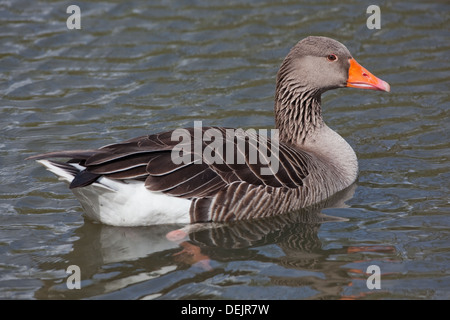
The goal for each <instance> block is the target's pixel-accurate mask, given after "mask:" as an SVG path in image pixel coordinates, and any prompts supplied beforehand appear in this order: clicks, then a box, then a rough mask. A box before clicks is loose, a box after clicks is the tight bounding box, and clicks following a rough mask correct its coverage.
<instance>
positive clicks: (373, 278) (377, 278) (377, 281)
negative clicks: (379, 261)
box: [366, 264, 381, 290]
mask: <svg viewBox="0 0 450 320" xmlns="http://www.w3.org/2000/svg"><path fill="white" fill-rule="evenodd" d="M366 273H367V274H370V276H369V277H368V278H367V281H366V285H367V288H368V289H370V290H373V289H381V269H380V267H379V266H377V265H376V264H372V265H370V266H368V267H367V270H366Z"/></svg>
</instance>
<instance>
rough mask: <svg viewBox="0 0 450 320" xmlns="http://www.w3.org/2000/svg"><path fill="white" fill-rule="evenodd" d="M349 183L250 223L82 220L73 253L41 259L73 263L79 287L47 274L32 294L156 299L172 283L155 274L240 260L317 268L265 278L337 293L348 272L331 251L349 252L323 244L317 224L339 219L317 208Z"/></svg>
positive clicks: (339, 203) (338, 200)
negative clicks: (304, 205) (135, 289)
mask: <svg viewBox="0 0 450 320" xmlns="http://www.w3.org/2000/svg"><path fill="white" fill-rule="evenodd" d="M355 187H356V186H355V185H353V186H351V187H350V188H348V189H346V190H344V191H342V192H340V193H338V194H336V195H335V196H334V197H333V198H330V199H329V200H328V201H327V202H324V203H321V204H319V205H316V206H314V207H311V208H308V209H303V210H301V211H298V212H291V213H289V214H285V215H280V216H276V217H271V218H266V219H260V220H252V221H248V222H245V221H241V222H233V223H228V224H201V225H188V226H186V225H158V226H151V227H129V228H127V227H111V226H106V225H100V224H96V223H92V222H89V221H86V222H85V223H84V225H83V226H81V227H79V228H78V229H76V231H75V237H76V238H77V240H75V241H74V244H73V250H72V251H71V252H69V253H68V254H65V255H62V256H60V257H59V258H58V259H53V260H52V262H44V263H47V264H48V263H51V264H52V266H51V267H52V268H53V269H62V270H66V268H67V267H68V266H69V265H77V266H79V267H80V270H81V280H82V282H81V285H82V287H83V290H68V289H67V286H66V283H65V281H66V279H57V280H51V279H49V280H43V282H44V285H43V287H41V288H40V289H39V290H38V291H37V292H36V297H37V298H42V297H45V298H74V299H76V298H91V297H102V298H114V297H115V295H116V294H117V295H118V297H120V291H121V289H123V288H127V287H130V286H132V285H143V286H144V287H145V289H144V291H145V292H147V293H148V294H146V297H148V298H156V297H159V296H160V295H162V294H164V292H168V291H170V290H171V288H172V287H171V286H170V285H168V284H167V283H166V282H164V283H162V282H158V281H156V280H157V279H158V278H163V277H165V276H169V275H170V274H173V273H175V272H178V271H184V270H188V269H189V268H191V267H192V265H195V268H196V269H197V271H195V272H198V273H208V272H209V273H211V274H216V273H218V272H219V273H220V272H222V271H223V270H222V269H221V268H222V267H221V264H223V263H226V262H230V261H245V260H255V261H260V262H270V263H276V264H279V265H282V266H283V267H285V268H289V269H297V270H305V271H312V272H316V273H321V274H323V276H322V277H317V276H314V277H289V276H271V277H270V281H271V283H272V284H273V285H283V286H304V285H308V286H310V287H312V288H314V289H315V290H316V291H317V292H319V293H318V294H317V295H316V297H315V298H326V297H335V296H338V295H339V294H340V291H341V290H342V286H345V285H346V284H348V283H349V282H350V281H351V278H350V277H349V275H348V272H346V270H345V269H342V265H344V264H345V263H346V262H339V261H335V260H333V259H329V257H330V255H333V254H339V253H343V252H347V250H348V249H349V248H341V249H327V250H324V249H323V248H322V243H321V240H320V238H319V236H318V231H319V229H320V227H321V225H322V224H323V223H327V222H338V223H339V222H342V221H345V220H344V219H341V218H337V217H331V216H327V215H325V214H323V213H321V211H322V210H323V209H324V208H332V207H339V208H342V207H345V204H344V203H345V201H346V200H347V199H349V198H350V197H351V196H352V195H353V192H354V190H355ZM179 229H181V230H184V231H186V233H187V234H188V237H187V238H186V239H184V240H183V241H180V242H174V241H171V240H169V239H168V238H167V236H166V235H167V234H168V233H170V232H173V231H174V230H179ZM266 245H276V246H278V248H279V249H281V251H282V253H283V254H282V256H277V257H275V258H274V257H271V256H270V255H267V254H265V253H264V251H262V252H261V250H258V249H260V248H264V246H266ZM352 250H355V249H352ZM55 260H56V262H55ZM45 268H49V266H45ZM176 277H183V276H182V275H178V276H176ZM330 279H331V281H332V282H333V284H332V285H330ZM152 281H153V282H152ZM185 281H188V280H185ZM172 286H176V284H173V285H172ZM138 298H139V297H138Z"/></svg>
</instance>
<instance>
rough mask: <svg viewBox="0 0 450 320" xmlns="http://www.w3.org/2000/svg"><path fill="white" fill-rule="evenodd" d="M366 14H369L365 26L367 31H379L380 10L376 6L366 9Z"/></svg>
mask: <svg viewBox="0 0 450 320" xmlns="http://www.w3.org/2000/svg"><path fill="white" fill-rule="evenodd" d="M366 13H368V14H371V15H370V16H369V17H368V18H367V22H366V26H367V28H368V29H381V10H380V7H379V6H377V5H374V4H373V5H370V6H368V7H367V10H366Z"/></svg>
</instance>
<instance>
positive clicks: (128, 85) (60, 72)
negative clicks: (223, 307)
mask: <svg viewBox="0 0 450 320" xmlns="http://www.w3.org/2000/svg"><path fill="white" fill-rule="evenodd" d="M70 4H71V3H69V2H67V3H66V2H59V1H32V2H30V1H3V2H1V3H0V44H1V45H0V71H1V72H0V93H1V103H0V112H1V115H2V116H1V117H0V130H1V139H0V220H1V223H0V298H2V299H67V298H77V299H78V298H85V299H106V298H114V299H238V300H242V299H448V298H450V277H449V267H448V266H449V251H450V250H449V249H450V245H449V230H450V228H449V216H448V215H449V213H450V205H449V190H450V183H449V181H450V170H449V167H450V166H449V154H450V133H449V126H448V123H449V115H450V111H449V90H448V88H449V84H450V77H449V71H450V68H449V60H450V59H449V57H450V50H449V49H450V46H449V43H450V41H449V29H448V18H449V13H450V11H449V9H450V5H449V4H447V3H445V2H444V1H427V2H426V3H421V2H418V1H415V2H411V1H379V2H378V5H379V6H380V8H381V19H382V20H381V29H380V30H369V29H368V28H367V26H366V19H367V18H368V16H369V15H368V14H366V9H367V7H368V6H369V5H370V4H373V3H371V2H361V1H351V0H345V1H339V2H336V1H278V2H277V3H276V4H275V3H273V2H270V1H251V0H247V1H241V0H240V1H226V2H224V1H175V0H173V1H151V2H150V1H142V0H135V1H127V2H120V1H103V2H101V1H100V2H94V3H90V2H83V1H81V2H77V4H78V5H79V6H80V8H81V18H82V20H81V27H82V29H81V30H68V29H67V27H66V19H67V17H68V16H69V15H68V14H67V13H66V9H67V7H68V6H69V5H70ZM308 35H324V36H329V37H332V38H335V39H337V40H339V41H341V42H342V43H344V44H345V45H346V46H347V47H348V48H349V50H350V51H351V52H352V54H353V55H354V57H355V58H356V59H357V60H358V62H359V63H361V64H362V65H363V66H365V67H366V68H367V69H368V70H370V71H371V72H372V73H373V74H375V75H376V76H378V77H380V78H382V79H383V80H386V81H387V82H389V83H390V85H391V88H392V91H391V92H390V93H381V92H372V91H367V90H357V89H340V90H335V91H332V92H328V93H326V94H325V95H324V96H323V108H324V117H325V120H326V122H327V124H328V125H329V126H330V127H331V128H333V129H335V130H336V131H337V132H339V133H340V134H341V135H342V136H343V137H344V138H345V139H346V140H347V141H348V142H349V143H350V144H351V145H352V147H353V148H354V150H355V152H356V153H357V156H358V158H359V164H360V176H359V179H358V181H357V184H356V185H354V186H353V187H352V188H350V189H349V190H346V192H344V193H342V194H340V195H338V196H337V197H336V198H335V199H332V200H331V201H330V202H329V203H326V204H324V205H323V206H322V207H316V208H311V210H308V211H302V212H297V213H293V214H289V215H283V216H281V217H276V218H271V219H265V220H262V221H258V222H254V223H234V224H230V225H225V226H211V228H206V229H202V230H197V231H196V232H194V233H192V234H191V235H190V239H189V241H187V242H185V243H183V244H182V245H178V244H176V243H173V242H170V241H168V240H167V239H166V238H165V234H166V233H167V232H169V231H171V230H174V229H176V228H177V227H179V226H158V227H146V228H117V227H110V226H104V225H99V224H95V223H92V222H90V221H89V220H87V219H85V218H84V217H83V210H82V209H81V207H80V205H79V203H78V202H77V200H76V199H75V197H74V196H73V195H72V194H71V192H70V191H69V190H68V188H67V186H66V185H65V184H64V183H62V182H59V181H58V180H57V179H56V178H55V176H53V175H52V174H51V173H49V172H47V171H45V170H44V169H43V168H42V167H41V166H39V165H38V164H36V163H35V162H32V161H25V160H24V159H25V158H26V157H28V156H31V155H34V154H37V153H42V152H47V151H54V150H60V149H81V148H92V147H100V146H102V145H106V144H109V143H114V142H119V141H122V140H125V139H130V138H133V137H135V136H139V135H144V134H148V133H154V132H159V131H163V130H169V129H175V128H180V127H184V126H192V125H193V121H196V120H202V121H203V124H204V125H221V126H230V127H243V128H256V129H258V128H271V127H273V123H274V121H273V94H274V89H275V75H276V72H277V69H278V67H279V65H280V64H281V61H282V59H283V58H284V56H285V55H286V54H287V52H288V51H289V49H290V48H291V47H292V46H293V45H294V44H295V43H296V42H297V41H299V40H300V39H302V38H304V37H306V36H308ZM344 203H345V205H344ZM323 215H326V216H328V217H336V218H340V219H331V218H326V217H324V216H323ZM189 253H190V254H189ZM202 259H203V260H202ZM205 259H206V260H205ZM199 260H202V261H203V262H200V263H199V262H198V261H199ZM69 265H77V266H79V267H80V270H81V279H82V281H81V289H80V290H69V289H68V287H67V285H66V280H67V278H68V274H67V273H66V269H67V267H68V266H69ZM370 265H377V266H379V267H380V270H381V289H379V290H377V289H374V290H370V289H369V288H368V287H367V284H366V280H367V278H368V276H369V275H368V274H366V271H367V268H368V266H370Z"/></svg>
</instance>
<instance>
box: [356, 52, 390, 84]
mask: <svg viewBox="0 0 450 320" xmlns="http://www.w3.org/2000/svg"><path fill="white" fill-rule="evenodd" d="M349 62H350V69H349V70H348V79H347V87H352V88H360V89H369V90H380V91H387V92H389V91H390V90H391V86H390V85H389V83H387V82H386V81H383V80H381V79H378V78H377V77H375V76H374V75H373V74H371V73H370V72H369V71H367V69H366V68H364V67H363V66H361V65H360V64H359V63H358V62H356V60H355V59H353V58H351V59H349Z"/></svg>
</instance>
